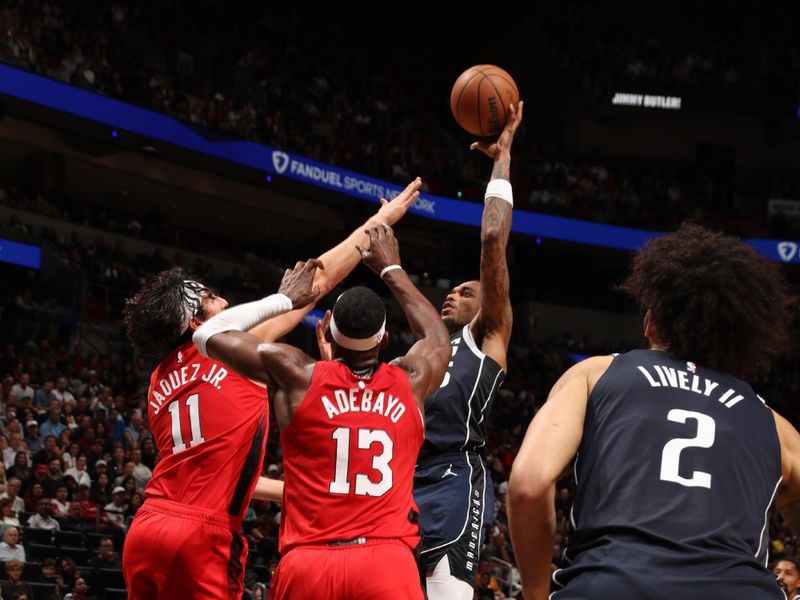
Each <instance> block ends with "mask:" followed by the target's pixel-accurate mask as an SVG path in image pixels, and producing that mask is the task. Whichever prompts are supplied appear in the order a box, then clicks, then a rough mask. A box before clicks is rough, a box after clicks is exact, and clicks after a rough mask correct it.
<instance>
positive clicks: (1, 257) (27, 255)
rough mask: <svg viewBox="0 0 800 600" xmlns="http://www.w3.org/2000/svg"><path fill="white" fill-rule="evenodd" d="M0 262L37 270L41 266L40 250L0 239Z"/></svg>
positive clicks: (36, 247) (28, 245)
mask: <svg viewBox="0 0 800 600" xmlns="http://www.w3.org/2000/svg"><path fill="white" fill-rule="evenodd" d="M0 262H7V263H11V264H12V265H20V266H23V267H30V268H31V269H38V268H39V267H40V266H41V264H42V249H41V248H39V247H38V246H31V245H30V244H21V243H19V242H12V241H11V240H6V239H3V238H0Z"/></svg>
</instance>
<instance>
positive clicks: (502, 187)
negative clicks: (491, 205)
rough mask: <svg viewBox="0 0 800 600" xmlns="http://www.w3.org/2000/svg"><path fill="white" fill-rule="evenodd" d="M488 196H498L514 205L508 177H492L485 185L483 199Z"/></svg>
mask: <svg viewBox="0 0 800 600" xmlns="http://www.w3.org/2000/svg"><path fill="white" fill-rule="evenodd" d="M489 198H500V199H501V200H505V201H506V202H508V203H509V204H510V205H511V206H514V192H513V190H512V189H511V182H510V181H509V180H508V179H492V180H491V181H490V182H489V185H487V186H486V194H485V195H484V197H483V201H484V202H486V201H487V200H488V199H489Z"/></svg>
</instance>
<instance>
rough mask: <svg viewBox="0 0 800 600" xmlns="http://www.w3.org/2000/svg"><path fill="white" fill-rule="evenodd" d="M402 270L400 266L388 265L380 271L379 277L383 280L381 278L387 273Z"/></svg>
mask: <svg viewBox="0 0 800 600" xmlns="http://www.w3.org/2000/svg"><path fill="white" fill-rule="evenodd" d="M402 268H403V267H401V266H400V265H389V266H388V267H384V268H383V270H382V271H381V275H380V277H381V279H383V276H384V275H386V274H387V273H388V272H389V271H394V270H395V269H402Z"/></svg>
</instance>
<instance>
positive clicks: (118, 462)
mask: <svg viewBox="0 0 800 600" xmlns="http://www.w3.org/2000/svg"><path fill="white" fill-rule="evenodd" d="M125 462H126V461H125V449H124V448H123V447H122V444H121V443H120V444H116V443H115V444H114V452H112V454H111V461H110V462H109V465H108V476H109V477H110V478H111V479H112V480H116V479H118V478H120V477H122V473H123V471H124V470H125Z"/></svg>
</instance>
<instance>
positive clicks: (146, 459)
mask: <svg viewBox="0 0 800 600" xmlns="http://www.w3.org/2000/svg"><path fill="white" fill-rule="evenodd" d="M157 462H158V454H157V453H156V443H155V442H154V441H153V438H152V437H150V436H148V437H146V438H145V440H144V441H143V442H142V464H143V465H144V466H146V467H147V468H148V469H150V470H151V471H152V470H153V469H155V468H156V463H157Z"/></svg>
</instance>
